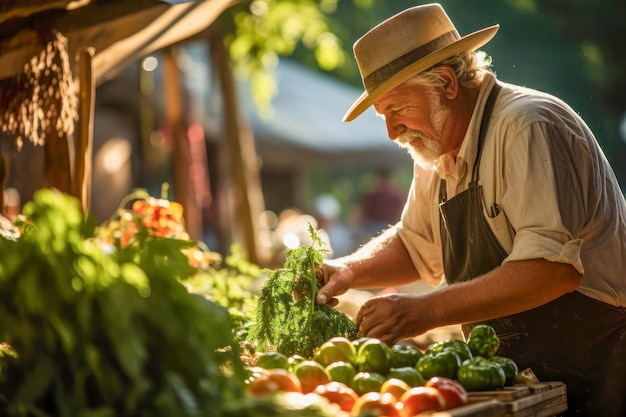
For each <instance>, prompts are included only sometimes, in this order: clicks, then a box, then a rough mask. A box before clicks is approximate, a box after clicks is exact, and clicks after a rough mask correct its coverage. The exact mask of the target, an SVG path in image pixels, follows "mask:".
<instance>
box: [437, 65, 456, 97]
mask: <svg viewBox="0 0 626 417" xmlns="http://www.w3.org/2000/svg"><path fill="white" fill-rule="evenodd" d="M439 71H440V72H439V75H441V77H442V78H443V79H444V80H445V82H444V84H443V93H444V95H445V96H446V97H447V98H448V100H453V99H454V98H456V96H457V94H458V93H459V80H458V79H457V78H456V73H455V72H454V70H453V69H452V67H450V66H448V65H443V66H441V67H439Z"/></svg>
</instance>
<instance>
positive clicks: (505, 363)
mask: <svg viewBox="0 0 626 417" xmlns="http://www.w3.org/2000/svg"><path fill="white" fill-rule="evenodd" d="M490 359H491V361H492V362H496V363H497V364H499V365H500V366H501V367H502V370H504V375H505V376H506V381H505V382H504V385H505V386H510V385H514V384H515V382H516V381H517V375H518V374H519V368H518V367H517V363H515V361H514V360H513V359H511V358H507V357H505V356H497V355H496V356H492V357H491V358H490Z"/></svg>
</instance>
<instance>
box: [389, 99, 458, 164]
mask: <svg viewBox="0 0 626 417" xmlns="http://www.w3.org/2000/svg"><path fill="white" fill-rule="evenodd" d="M428 98H429V99H430V108H431V112H430V122H431V123H432V125H433V127H434V128H435V131H436V132H437V133H438V134H439V135H441V132H442V131H443V125H444V123H445V121H446V119H447V118H448V113H449V110H448V109H446V108H444V107H443V106H442V105H441V102H440V101H439V96H438V95H437V94H436V92H435V90H434V89H429V90H428ZM396 143H398V145H399V146H400V147H401V148H404V149H406V150H407V151H408V153H409V155H411V158H413V162H415V164H416V165H418V166H419V167H421V168H422V169H425V170H430V171H434V170H435V168H436V166H437V159H438V158H439V157H440V156H441V155H443V149H442V148H441V142H440V141H438V140H436V139H434V138H432V137H430V136H428V135H425V134H424V133H422V132H420V131H418V130H413V129H406V130H405V131H404V132H402V133H401V134H400V135H399V136H398V137H397V138H396Z"/></svg>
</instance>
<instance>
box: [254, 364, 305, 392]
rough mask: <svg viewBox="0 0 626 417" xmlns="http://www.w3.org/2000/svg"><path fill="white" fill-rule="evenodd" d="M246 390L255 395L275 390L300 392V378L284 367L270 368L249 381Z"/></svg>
mask: <svg viewBox="0 0 626 417" xmlns="http://www.w3.org/2000/svg"><path fill="white" fill-rule="evenodd" d="M248 391H249V392H250V393H251V394H252V395H255V396H259V395H268V394H274V393H277V392H302V384H301V383H300V380H299V379H298V378H297V377H296V376H295V375H294V374H292V373H291V372H288V371H286V370H284V369H270V370H266V371H265V372H263V373H260V374H258V376H257V377H256V378H254V379H252V380H251V381H250V383H249V384H248Z"/></svg>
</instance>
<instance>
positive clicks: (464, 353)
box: [425, 339, 474, 363]
mask: <svg viewBox="0 0 626 417" xmlns="http://www.w3.org/2000/svg"><path fill="white" fill-rule="evenodd" d="M445 350H451V351H453V352H456V353H457V354H458V355H459V358H460V359H461V363H463V361H465V360H467V359H472V358H473V357H474V355H472V349H470V347H469V345H468V344H467V343H465V342H464V341H462V340H458V339H448V340H443V341H441V342H436V343H433V344H432V345H430V346H428V348H426V351H425V354H426V355H429V354H433V353H437V352H443V351H445Z"/></svg>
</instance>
